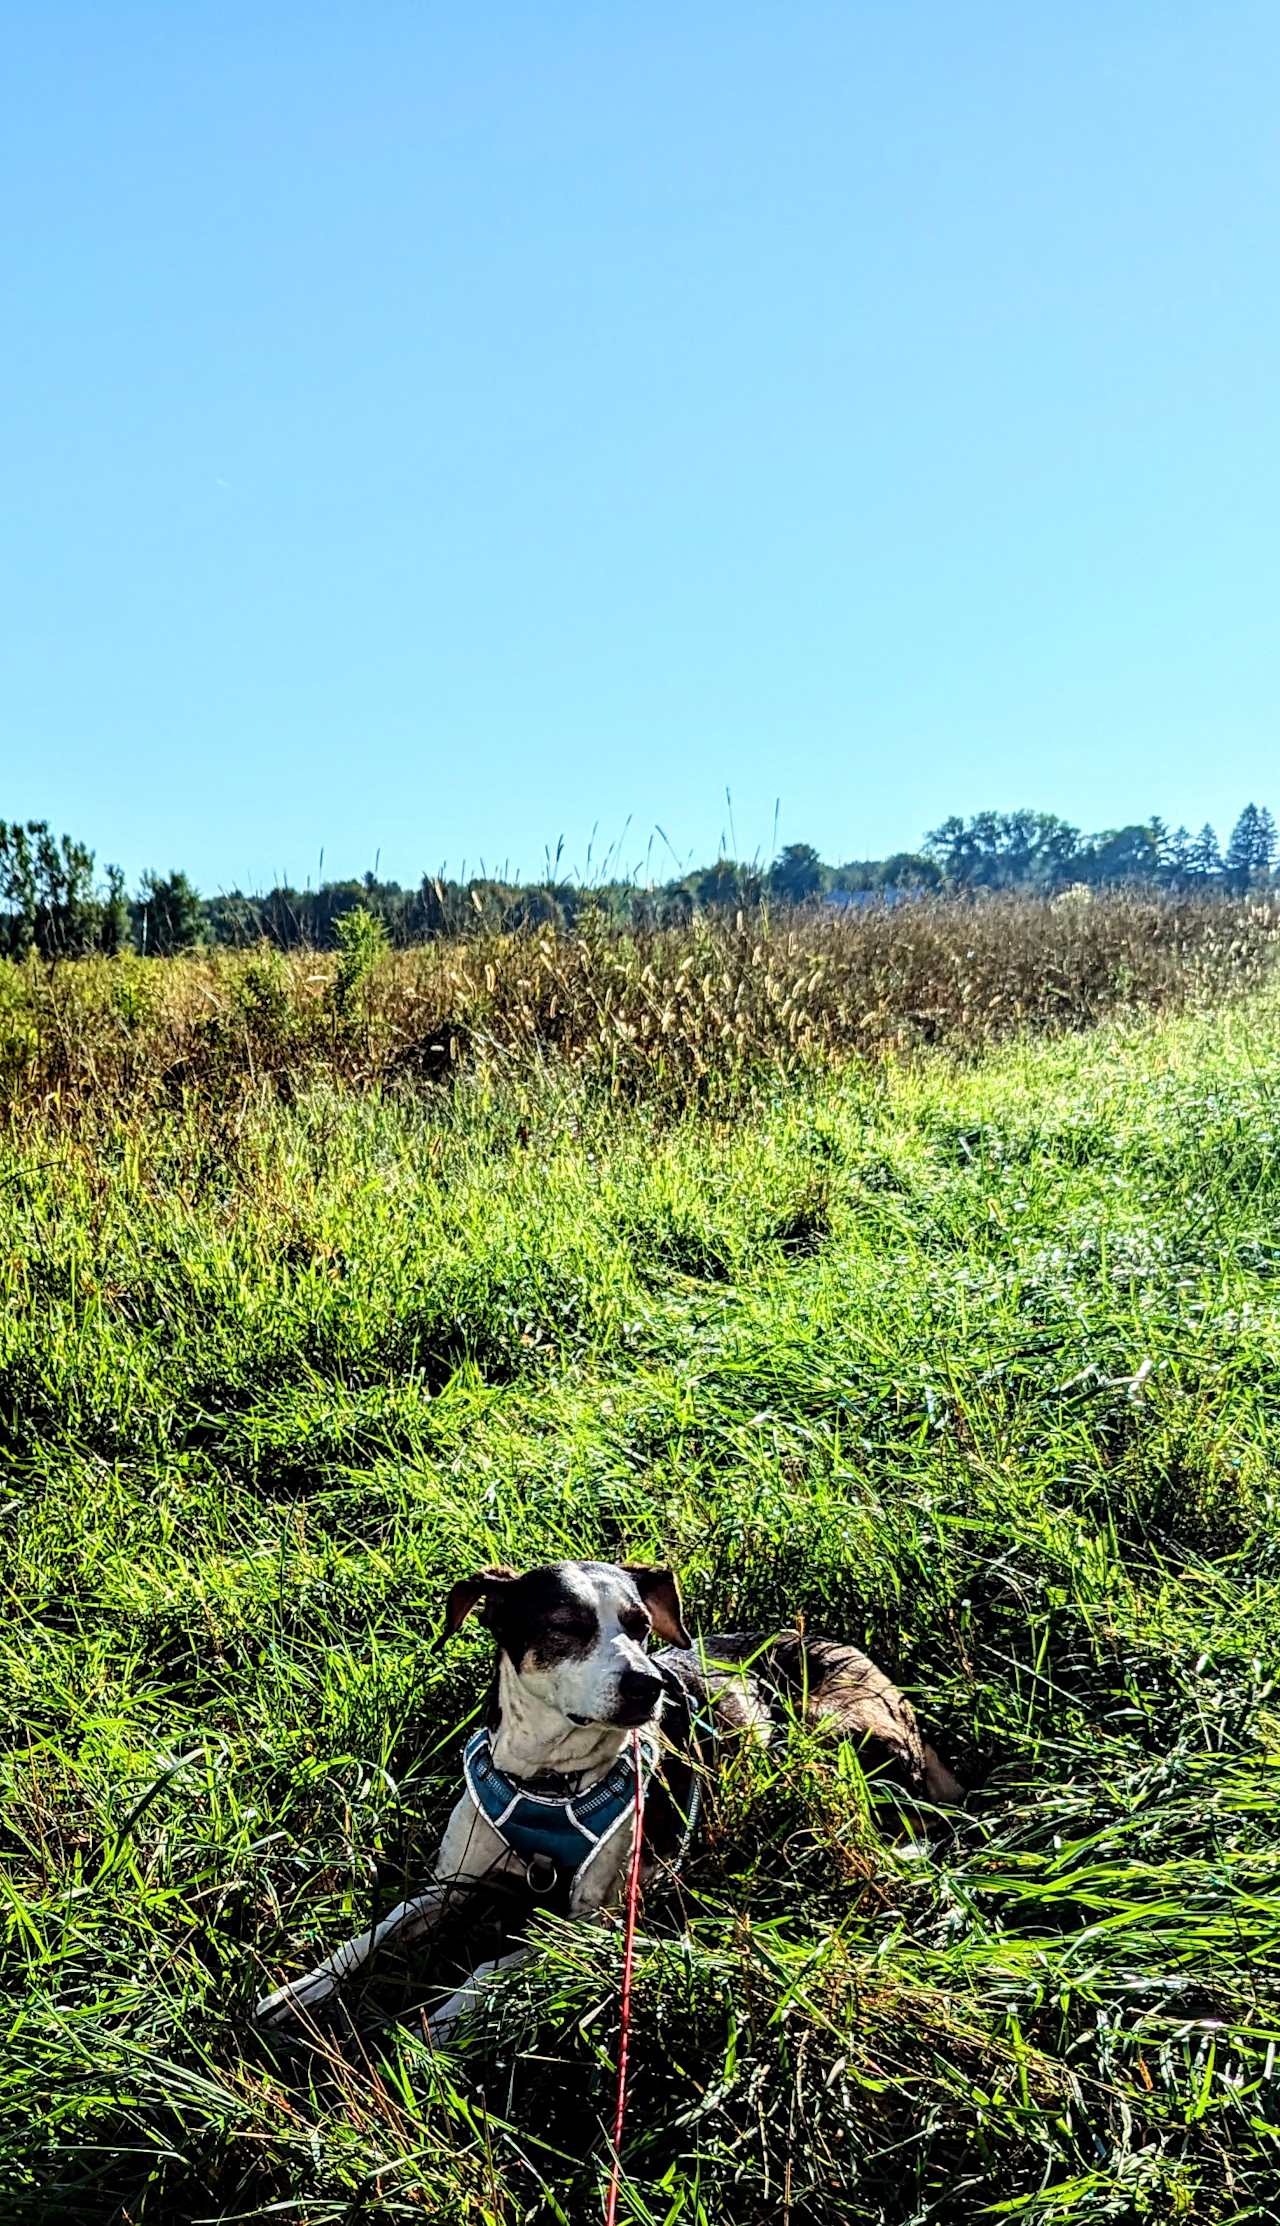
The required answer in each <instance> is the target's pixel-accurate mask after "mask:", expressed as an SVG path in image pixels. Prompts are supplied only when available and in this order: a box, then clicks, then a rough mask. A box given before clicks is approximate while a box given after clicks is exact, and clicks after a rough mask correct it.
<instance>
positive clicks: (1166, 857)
mask: <svg viewBox="0 0 1280 2226" xmlns="http://www.w3.org/2000/svg"><path fill="white" fill-rule="evenodd" d="M1154 824H1155V822H1154V821H1152V825H1153V826H1154ZM1192 847H1193V846H1192V841H1191V837H1190V835H1189V834H1188V832H1187V830H1186V828H1185V827H1175V828H1174V830H1173V833H1172V834H1171V835H1168V834H1166V835H1165V836H1164V838H1163V840H1162V841H1161V844H1160V856H1159V865H1160V871H1161V873H1162V874H1163V875H1164V877H1165V879H1166V880H1167V881H1168V882H1170V883H1171V885H1172V886H1173V887H1174V888H1175V889H1181V888H1183V887H1185V885H1186V883H1187V882H1188V881H1189V880H1190V878H1191V873H1192V865H1191V857H1192Z"/></svg>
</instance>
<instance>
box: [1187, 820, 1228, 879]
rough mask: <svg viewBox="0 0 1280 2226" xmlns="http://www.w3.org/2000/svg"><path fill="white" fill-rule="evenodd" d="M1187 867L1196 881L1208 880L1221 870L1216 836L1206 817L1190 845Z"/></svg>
mask: <svg viewBox="0 0 1280 2226" xmlns="http://www.w3.org/2000/svg"><path fill="white" fill-rule="evenodd" d="M1188 868H1189V871H1190V873H1191V876H1192V878H1193V880H1196V881H1208V880H1210V879H1212V877H1213V876H1214V875H1215V874H1219V873H1221V871H1222V852H1221V851H1220V850H1219V848H1218V838H1217V835H1216V834H1215V833H1214V830H1213V828H1212V827H1211V826H1210V825H1209V822H1208V820H1207V819H1206V821H1205V823H1204V825H1203V827H1202V828H1201V829H1200V832H1199V834H1198V835H1197V836H1196V838H1195V840H1194V842H1193V843H1192V845H1191V850H1190V853H1189V857H1188Z"/></svg>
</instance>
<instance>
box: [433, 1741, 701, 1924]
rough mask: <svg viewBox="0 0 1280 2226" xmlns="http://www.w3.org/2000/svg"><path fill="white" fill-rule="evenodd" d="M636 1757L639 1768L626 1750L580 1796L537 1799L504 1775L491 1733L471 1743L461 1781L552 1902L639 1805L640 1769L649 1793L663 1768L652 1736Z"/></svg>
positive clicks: (641, 1744) (537, 1891) (539, 1795)
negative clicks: (654, 1776)
mask: <svg viewBox="0 0 1280 2226" xmlns="http://www.w3.org/2000/svg"><path fill="white" fill-rule="evenodd" d="M635 1754H636V1757H637V1760H636V1761H633V1760H632V1756H631V1754H630V1753H628V1752H627V1751H625V1750H624V1752H623V1753H622V1754H621V1755H620V1756H619V1757H618V1760H617V1761H616V1762H615V1763H614V1765H613V1767H612V1769H610V1770H609V1771H607V1772H606V1774H605V1776H604V1777H603V1778H598V1779H596V1780H595V1782H594V1783H593V1784H591V1785H588V1786H584V1787H583V1788H582V1790H581V1791H580V1792H578V1793H570V1794H559V1793H535V1792H534V1791H533V1790H532V1789H531V1788H530V1787H529V1786H528V1785H526V1784H523V1783H522V1782H521V1781H520V1779H518V1778H513V1777H510V1776H509V1775H508V1774H507V1772H506V1771H505V1770H500V1769H499V1768H498V1766H497V1764H496V1763H495V1761H494V1759H493V1750H492V1747H491V1745H490V1740H489V1733H488V1732H487V1731H477V1732H475V1733H473V1735H472V1737H471V1738H470V1739H469V1740H468V1741H467V1745H466V1748H465V1750H464V1753H463V1757H462V1775H463V1780H464V1782H465V1784H466V1788H467V1792H468V1793H469V1794H470V1796H471V1800H472V1802H473V1803H474V1805H475V1808H476V1809H477V1811H478V1812H479V1814H480V1815H481V1816H482V1817H483V1818H484V1819H485V1822H486V1823H487V1824H488V1825H490V1826H491V1827H492V1829H493V1830H494V1831H495V1832H496V1833H497V1835H498V1837H499V1839H500V1840H501V1841H502V1842H503V1844H504V1846H505V1847H506V1848H507V1849H508V1851H509V1852H510V1853H511V1854H512V1855H514V1857H515V1858H516V1861H517V1862H519V1863H522V1864H523V1866H524V1872H525V1877H526V1880H527V1882H528V1884H529V1887H530V1890H531V1891H532V1892H533V1893H535V1894H538V1895H546V1894H549V1893H551V1892H553V1891H554V1889H555V1888H556V1886H557V1885H560V1884H563V1885H564V1887H565V1890H566V1891H571V1890H572V1888H573V1887H574V1886H575V1885H576V1884H577V1881H578V1879H579V1878H580V1876H581V1874H582V1872H583V1871H584V1870H585V1869H586V1867H587V1865H588V1864H589V1863H591V1862H593V1861H594V1860H595V1857H596V1856H597V1855H598V1854H599V1852H600V1849H601V1848H602V1847H603V1846H604V1844H605V1842H606V1840H609V1839H611V1838H612V1836H613V1834H614V1833H615V1832H616V1831H617V1830H618V1829H619V1827H620V1826H621V1825H622V1824H623V1823H624V1822H625V1820H626V1817H627V1814H628V1812H629V1810H630V1807H631V1805H632V1802H633V1800H634V1798H635V1793H636V1783H637V1780H636V1771H637V1768H639V1771H640V1783H641V1788H642V1790H643V1789H647V1787H648V1783H649V1779H650V1778H651V1776H652V1774H653V1771H654V1769H655V1768H656V1766H657V1761H658V1742H657V1739H656V1738H655V1737H654V1735H653V1734H652V1733H651V1732H650V1733H641V1734H639V1735H638V1736H637V1738H636V1741H635Z"/></svg>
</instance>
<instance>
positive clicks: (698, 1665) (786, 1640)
mask: <svg viewBox="0 0 1280 2226" xmlns="http://www.w3.org/2000/svg"><path fill="white" fill-rule="evenodd" d="M657 1662H658V1664H659V1666H661V1667H662V1668H663V1669H665V1670H667V1671H670V1672H671V1673H673V1674H674V1675H675V1677H677V1678H678V1679H679V1681H680V1684H681V1685H682V1686H683V1688H684V1690H685V1691H686V1693H687V1694H688V1695H689V1699H690V1702H691V1705H692V1708H693V1710H694V1712H695V1713H697V1712H699V1711H704V1710H706V1709H708V1708H709V1709H710V1710H711V1711H712V1713H713V1714H714V1716H715V1720H716V1724H717V1727H718V1728H719V1729H720V1730H721V1731H725V1732H734V1731H737V1732H746V1733H752V1734H754V1735H755V1736H756V1737H758V1738H762V1739H765V1740H767V1739H768V1737H769V1735H770V1730H771V1726H772V1722H773V1705H772V1704H775V1703H777V1702H779V1701H781V1702H782V1703H784V1704H787V1705H790V1706H791V1707H793V1708H795V1709H798V1710H800V1711H801V1712H802V1713H803V1714H805V1715H808V1716H811V1717H814V1718H816V1719H819V1720H821V1721H823V1722H825V1723H827V1724H829V1725H830V1728H831V1729H832V1731H834V1732H835V1733H836V1734H837V1735H838V1736H839V1737H841V1738H843V1739H849V1740H851V1741H852V1742H853V1743H854V1745H855V1746H856V1747H857V1748H858V1750H859V1752H860V1754H861V1756H862V1759H863V1761H864V1763H865V1764H866V1766H867V1767H868V1768H869V1769H873V1770H885V1771H887V1772H888V1773H889V1775H891V1776H892V1777H893V1778H894V1779H895V1780H896V1781H897V1782H898V1783H899V1784H901V1785H902V1786H903V1787H904V1788H905V1789H906V1790H907V1791H908V1792H911V1793H915V1794H920V1795H923V1796H924V1797H925V1798H926V1799H928V1800H930V1801H942V1802H949V1803H951V1802H960V1801H963V1799H964V1789H963V1787H962V1786H961V1785H960V1783H959V1781H958V1780H957V1779H956V1778H955V1777H953V1776H952V1773H951V1772H950V1770H948V1768H947V1766H946V1764H945V1763H944V1762H942V1761H941V1760H940V1759H939V1757H938V1756H937V1755H936V1754H935V1753H934V1750H933V1748H932V1747H931V1746H930V1745H929V1744H928V1742H927V1741H926V1740H924V1739H922V1738H921V1735H920V1726H919V1725H918V1723H917V1722H916V1716H915V1710H914V1709H913V1708H912V1706H911V1703H910V1701H909V1700H907V1699H905V1698H904V1696H903V1695H902V1694H901V1693H900V1692H899V1691H898V1689H897V1686H896V1685H893V1684H891V1682H890V1680H889V1679H888V1678H887V1677H886V1676H885V1675H884V1672H883V1671H882V1670H878V1669H877V1668H876V1666H875V1663H874V1662H872V1661H869V1660H868V1658H867V1656H866V1655H865V1654H863V1653H860V1652H859V1650H858V1648H857V1647H856V1646H846V1645H845V1644H844V1643H843V1642H842V1641H841V1640H839V1639H826V1638H818V1637H810V1636H809V1635H808V1634H807V1633H802V1632H799V1631H780V1632H778V1633H777V1634H776V1635H775V1636H774V1637H772V1638H770V1637H768V1636H767V1635H764V1634H761V1633H759V1632H746V1631H717V1632H714V1633H713V1634H712V1635H711V1636H710V1637H709V1638H706V1639H704V1640H703V1641H702V1642H701V1644H700V1645H698V1646H695V1647H687V1648H686V1647H674V1646H673V1647H664V1649H663V1651H662V1652H661V1654H660V1655H658V1656H657Z"/></svg>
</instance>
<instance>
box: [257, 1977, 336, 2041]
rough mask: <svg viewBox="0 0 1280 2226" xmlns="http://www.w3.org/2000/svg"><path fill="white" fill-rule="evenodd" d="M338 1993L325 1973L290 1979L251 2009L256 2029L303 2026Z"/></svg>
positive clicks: (265, 1995)
mask: <svg viewBox="0 0 1280 2226" xmlns="http://www.w3.org/2000/svg"><path fill="white" fill-rule="evenodd" d="M336 1991H337V1989H336V1986H335V1983H334V1981H333V1979H332V1978H331V1977H330V1975H329V1973H328V1972H327V1971H312V1972H311V1973H310V1974H309V1975H308V1976H307V1977H306V1978H303V1979H290V1981H289V1983H288V1985H287V1986H278V1987H277V1988H276V1990H275V1993H274V1994H264V1995H263V1997H262V2000H261V2001H260V2002H258V2003H257V2004H256V2006H255V2008H254V2012H253V2019H254V2023H255V2025H265V2026H267V2027H278V2026H281V2025H299V2024H305V2023H306V2021H307V2019H308V2018H311V2017H314V2016H315V2014H316V2012H317V2010H322V2009H323V2008H324V2006H325V2004H326V2003H327V2002H330V2001H332V1999H333V1996H334V1994H335V1993H336Z"/></svg>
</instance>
